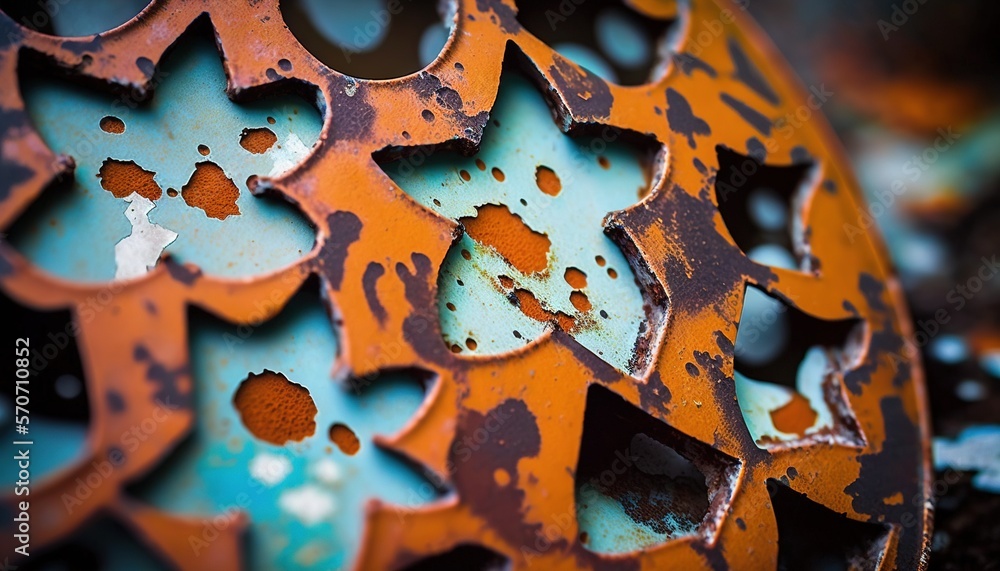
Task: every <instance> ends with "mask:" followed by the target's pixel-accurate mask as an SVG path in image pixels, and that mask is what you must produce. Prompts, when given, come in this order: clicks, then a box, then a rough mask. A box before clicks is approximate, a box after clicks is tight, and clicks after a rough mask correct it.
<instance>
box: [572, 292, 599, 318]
mask: <svg viewBox="0 0 1000 571" xmlns="http://www.w3.org/2000/svg"><path fill="white" fill-rule="evenodd" d="M569 301H570V303H572V304H573V307H575V308H576V310H577V311H579V312H582V313H586V312H588V311H590V310H591V309H592V308H593V306H592V305H591V304H590V299H588V298H587V294H585V293H583V292H582V291H574V292H573V293H571V294H569Z"/></svg>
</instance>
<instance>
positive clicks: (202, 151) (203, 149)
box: [198, 145, 212, 157]
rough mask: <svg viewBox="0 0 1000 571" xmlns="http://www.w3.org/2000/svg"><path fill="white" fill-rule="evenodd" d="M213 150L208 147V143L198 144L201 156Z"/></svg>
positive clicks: (205, 155)
mask: <svg viewBox="0 0 1000 571" xmlns="http://www.w3.org/2000/svg"><path fill="white" fill-rule="evenodd" d="M211 152H212V150H211V149H209V148H208V145H198V153H200V154H201V156H203V157H207V156H208V153H211Z"/></svg>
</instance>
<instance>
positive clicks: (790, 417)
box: [771, 393, 817, 436]
mask: <svg viewBox="0 0 1000 571" xmlns="http://www.w3.org/2000/svg"><path fill="white" fill-rule="evenodd" d="M816 416H817V414H816V411H814V410H813V409H812V407H811V406H809V400H808V399H806V397H804V396H802V395H800V394H799V393H792V400H790V401H788V404H786V405H785V406H783V407H781V408H778V409H775V410H772V411H771V421H772V422H774V427H775V428H777V429H778V430H780V431H782V432H786V433H788V434H797V435H799V436H802V435H804V434H805V432H806V429H808V428H809V427H811V426H812V425H813V424H815V423H816Z"/></svg>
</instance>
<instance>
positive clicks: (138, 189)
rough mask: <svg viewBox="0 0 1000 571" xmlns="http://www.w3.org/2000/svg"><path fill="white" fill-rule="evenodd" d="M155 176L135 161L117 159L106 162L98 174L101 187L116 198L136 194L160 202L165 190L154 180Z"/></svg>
mask: <svg viewBox="0 0 1000 571" xmlns="http://www.w3.org/2000/svg"><path fill="white" fill-rule="evenodd" d="M155 175H156V173H154V172H151V171H148V170H145V169H144V168H142V167H140V166H139V165H137V164H135V161H119V160H116V159H107V160H105V161H104V163H103V164H102V165H101V169H100V171H98V173H97V176H98V177H100V179H101V187H102V188H104V190H106V191H108V192H110V193H111V194H113V195H114V197H115V198H125V197H126V196H128V195H130V194H132V193H133V192H135V193H137V194H139V196H143V197H146V198H148V199H149V200H158V199H159V198H160V197H161V196H163V189H161V188H160V185H158V184H156V181H155V180H153V177H154V176H155Z"/></svg>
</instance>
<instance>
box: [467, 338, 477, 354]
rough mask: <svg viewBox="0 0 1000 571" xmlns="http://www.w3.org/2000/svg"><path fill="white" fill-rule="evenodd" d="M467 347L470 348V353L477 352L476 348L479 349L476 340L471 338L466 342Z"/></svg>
mask: <svg viewBox="0 0 1000 571" xmlns="http://www.w3.org/2000/svg"><path fill="white" fill-rule="evenodd" d="M465 346H466V347H468V348H469V351H475V350H476V347H478V346H479V344H478V343H476V340H475V339H473V338H472V337H469V338H468V339H466V340H465Z"/></svg>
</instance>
